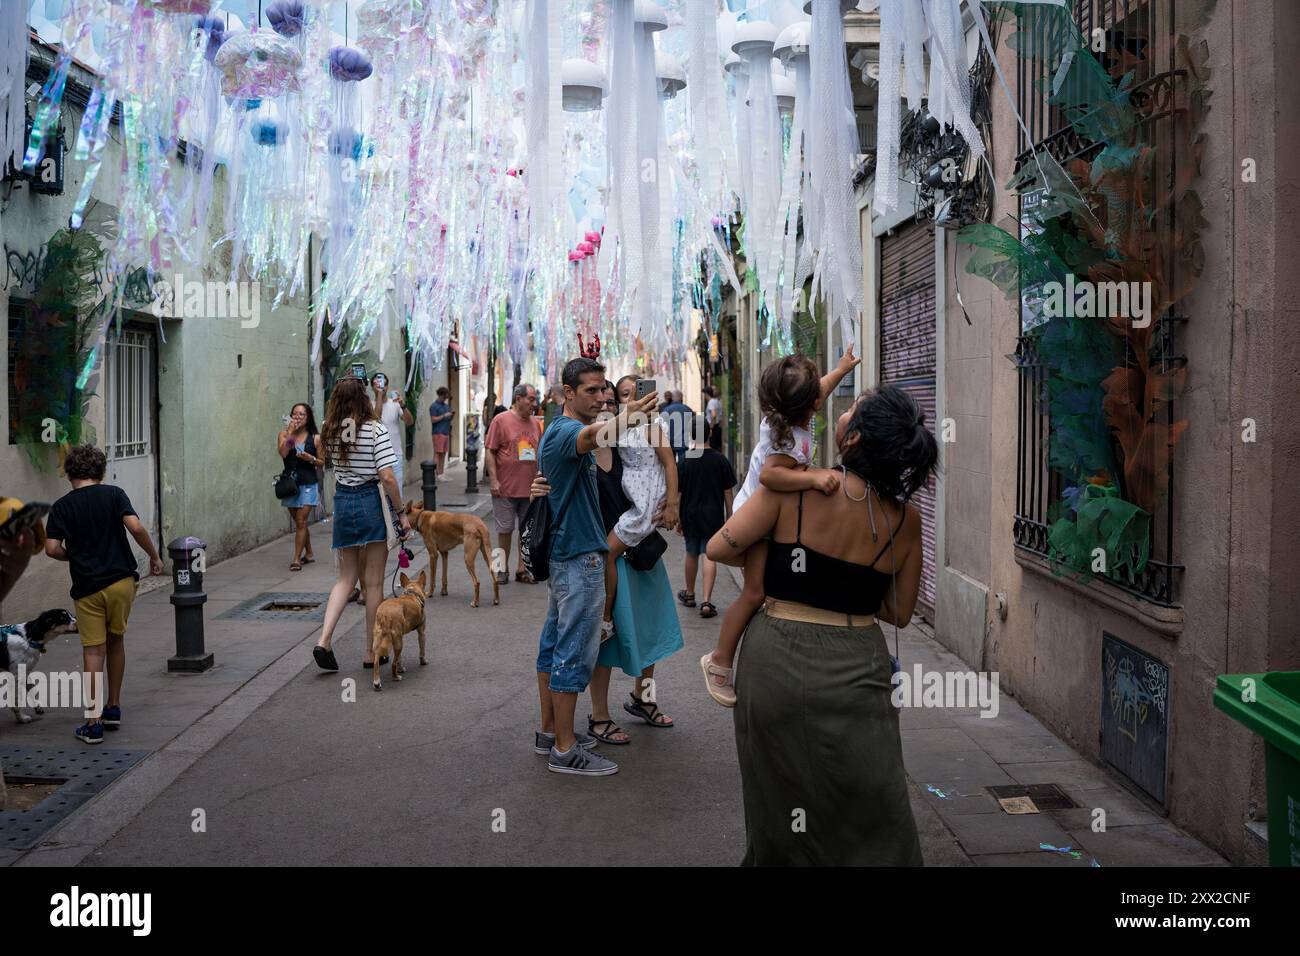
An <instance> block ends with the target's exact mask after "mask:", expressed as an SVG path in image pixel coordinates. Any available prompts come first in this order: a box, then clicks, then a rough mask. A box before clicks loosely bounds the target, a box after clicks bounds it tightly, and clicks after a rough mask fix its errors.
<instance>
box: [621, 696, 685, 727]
mask: <svg viewBox="0 0 1300 956" xmlns="http://www.w3.org/2000/svg"><path fill="white" fill-rule="evenodd" d="M628 696H630V697H631V698H632V701H631V703H624V704H623V709H624V710H626V711H627V712H628V713H629V714H631V715H632V716H633V717H640V718H641V719H642V720H644V721H645V722H646V723H647V724H649V725H650V726H651V727H660V728H667V727H671V726H673V724H672V718H671V717H668V715H667V714H665V713H663V712H662V711H660V709H659V705H658V704H656V703H655V702H654V701H649V702H647V701H643V700H641V699H640V698H638V697H637V696H636V694H629V695H628ZM657 717H668V722H667V723H665V722H663V721H661V720H656V719H655V718H657Z"/></svg>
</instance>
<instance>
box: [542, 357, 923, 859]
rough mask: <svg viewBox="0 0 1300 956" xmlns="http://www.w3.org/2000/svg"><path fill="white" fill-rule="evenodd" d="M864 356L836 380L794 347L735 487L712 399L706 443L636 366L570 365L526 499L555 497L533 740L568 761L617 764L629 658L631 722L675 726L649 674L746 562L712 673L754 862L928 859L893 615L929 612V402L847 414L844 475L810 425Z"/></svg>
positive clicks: (771, 374) (861, 401)
mask: <svg viewBox="0 0 1300 956" xmlns="http://www.w3.org/2000/svg"><path fill="white" fill-rule="evenodd" d="M858 361H859V360H858V359H857V358H856V357H855V356H854V355H853V353H852V351H851V350H850V351H849V352H848V353H847V354H846V355H845V357H844V358H843V359H842V360H841V362H840V363H839V364H838V365H837V367H836V368H834V369H832V370H831V371H830V372H829V373H827V374H825V375H822V374H820V372H819V370H818V369H817V367H816V365H815V364H814V363H813V362H812V361H811V360H809V359H807V358H806V357H802V356H788V357H786V358H783V359H781V360H779V361H777V362H774V363H772V364H771V365H770V366H769V367H768V368H767V369H766V370H765V371H764V373H763V375H762V380H761V384H760V389H759V404H760V408H761V410H762V413H763V421H762V426H761V429H760V433H759V440H758V443H757V445H756V446H755V448H754V449H753V452H752V454H751V455H750V459H749V466H748V468H747V470H746V473H745V476H744V480H743V483H742V484H741V487H740V490H739V492H735V491H734V489H735V486H736V484H737V482H736V475H735V473H734V471H733V469H732V468H731V465H730V463H729V462H728V460H727V459H726V458H725V457H724V456H723V455H721V454H720V453H719V451H718V449H719V448H720V446H721V431H722V422H721V409H720V403H719V404H715V403H716V402H717V396H716V394H715V393H713V392H712V391H711V390H707V391H706V393H705V394H706V395H707V396H708V404H707V405H706V407H705V411H704V428H703V430H702V436H700V437H690V436H691V432H692V431H693V428H691V427H690V424H691V421H692V417H693V416H694V413H693V412H691V410H690V409H689V408H688V407H687V406H685V405H684V404H683V403H682V402H681V397H680V395H672V394H667V395H665V401H664V403H663V404H662V405H658V400H659V396H658V395H657V394H656V393H655V392H653V391H650V392H644V391H643V390H640V389H638V388H637V379H636V377H635V376H625V377H624V378H622V379H619V380H618V381H617V382H615V383H614V384H613V385H611V384H610V382H609V380H608V379H607V378H606V376H605V369H604V367H603V366H601V365H600V364H599V362H597V361H596V360H595V359H594V358H592V357H590V356H584V357H580V358H576V359H573V360H571V361H570V362H568V363H567V364H566V366H565V367H564V373H563V378H562V387H563V404H562V411H561V412H560V413H559V414H557V416H556V417H555V418H554V419H553V421H552V422H550V423H548V425H547V427H546V429H545V433H544V434H543V436H542V439H541V443H540V446H539V448H538V455H537V464H538V470H537V473H536V475H535V477H534V478H533V480H532V482H531V485H530V489H529V496H530V498H532V499H537V498H539V497H543V496H546V497H549V498H550V499H551V500H550V503H549V507H548V509H547V511H546V513H547V514H549V515H550V518H549V532H550V534H549V542H548V543H549V546H550V554H549V558H550V562H549V565H550V567H549V570H550V579H549V581H548V585H549V599H548V604H547V612H546V617H545V619H544V621H543V624H542V628H541V634H540V636H539V640H538V644H539V647H538V656H537V662H536V671H537V689H538V698H539V711H540V720H539V726H538V729H537V731H536V733H535V739H534V749H535V750H536V752H537V753H538V754H539V755H545V756H546V757H547V761H548V763H547V766H548V769H549V770H551V771H554V772H556V773H564V774H571V775H576V776H607V775H609V774H613V773H616V772H617V771H618V769H619V767H618V764H617V763H616V762H615V761H614V760H613V759H611V758H610V757H609V756H608V755H606V754H605V753H602V752H598V751H597V748H598V747H600V746H601V745H626V744H628V743H630V742H631V737H630V736H629V735H628V733H627V732H626V731H625V730H623V728H622V727H620V726H619V724H618V722H617V721H616V720H615V719H614V717H613V716H612V715H611V713H610V709H609V704H608V694H609V684H610V674H611V673H612V669H613V668H614V667H618V668H620V669H621V670H622V671H623V672H624V673H626V674H628V675H629V676H631V677H633V679H634V685H633V689H632V691H631V692H630V693H629V699H628V700H626V701H624V703H623V710H624V711H625V712H626V713H627V714H629V715H631V716H634V717H637V718H639V719H640V720H641V721H643V722H644V723H645V724H647V725H648V726H651V727H655V728H660V729H667V728H670V727H673V726H674V721H673V718H672V717H670V716H669V715H668V714H667V713H666V712H665V711H664V710H663V709H662V708H661V707H660V705H659V703H658V699H657V696H658V688H657V686H656V684H655V682H654V679H653V678H654V669H655V666H656V664H658V663H660V662H661V661H663V660H664V658H666V657H668V656H669V655H671V654H673V653H674V652H676V651H677V650H680V649H681V648H682V646H683V640H682V633H681V627H680V623H679V619H678V616H677V613H678V612H677V609H676V608H677V604H681V605H682V606H684V607H686V608H697V607H698V609H699V613H700V614H701V616H703V617H706V618H710V617H714V616H716V615H717V613H718V608H717V606H716V605H715V604H714V603H713V589H714V584H715V581H716V576H717V569H716V565H715V562H716V563H722V564H728V565H734V566H738V567H741V568H743V569H744V579H743V580H744V585H743V587H742V590H741V594H740V596H739V597H738V598H737V599H735V600H734V601H732V603H731V606H730V607H729V608H728V609H727V613H726V615H725V616H724V618H723V620H722V622H721V627H720V629H719V637H718V642H717V646H716V647H715V648H714V650H713V651H711V652H710V653H708V654H705V655H704V657H703V658H702V659H701V661H700V664H701V668H702V670H703V673H704V678H705V688H706V690H707V692H708V693H709V694H710V696H711V697H712V698H713V699H714V700H716V701H717V702H718V703H719V704H722V705H724V706H726V707H730V708H734V710H733V714H734V722H735V734H736V749H737V755H738V758H739V762H740V771H741V779H742V791H743V802H744V808H745V832H746V851H745V856H744V863H745V864H748V865H770V864H877V865H917V864H919V863H920V862H921V858H920V844H919V842H918V839H917V832H916V826H915V823H914V821H913V819H912V812H911V807H910V804H909V801H908V795H907V787H906V780H905V777H904V772H903V761H902V747H901V743H900V737H899V728H898V712H897V710H896V709H895V707H894V704H893V702H892V701H891V690H892V681H891V678H892V675H893V673H894V672H895V671H896V669H897V667H898V662H897V659H896V657H895V656H894V655H891V653H890V652H889V648H888V644H887V642H886V639H885V635H884V632H883V630H882V628H881V624H882V623H886V624H893V625H895V626H896V627H897V626H904V625H906V624H907V623H908V622H909V621H910V619H911V615H912V611H913V608H914V607H915V604H916V599H917V593H918V590H919V585H920V574H921V559H922V555H921V522H920V514H919V512H918V511H917V509H916V508H915V507H914V506H912V505H909V504H908V499H909V498H911V497H912V495H913V494H915V492H916V491H917V490H918V489H919V488H921V487H922V486H923V485H924V484H925V483H926V482H927V481H928V480H929V478H930V476H931V474H932V473H933V472H934V470H935V467H936V464H937V460H938V450H937V446H936V444H935V440H934V437H933V435H932V434H931V433H930V431H929V430H928V429H926V427H925V418H924V414H923V413H922V411H921V410H920V408H919V406H918V405H917V404H916V402H915V401H914V400H913V399H912V398H911V397H910V396H909V395H907V393H906V392H904V391H902V390H900V389H898V388H894V387H885V388H881V389H878V390H875V391H873V392H870V393H867V394H864V395H861V396H860V397H859V398H858V399H857V400H856V401H855V402H854V403H853V405H852V407H851V408H849V409H848V410H847V411H845V412H844V413H843V414H842V415H840V416H839V418H838V419H837V420H836V421H835V423H834V440H835V444H836V449H837V451H838V465H837V466H836V467H835V468H833V469H823V468H818V467H815V465H814V462H815V460H816V457H815V453H814V447H813V445H814V440H813V435H812V432H811V430H810V425H811V422H812V419H813V417H814V416H815V415H816V414H817V413H818V412H819V411H820V410H821V409H822V408H823V407H824V405H825V402H826V401H827V398H828V397H829V395H830V394H831V393H832V392H833V391H834V390H835V388H836V387H837V386H838V385H839V384H840V382H841V381H843V379H844V378H845V377H846V376H848V375H849V374H850V373H851V372H852V371H853V369H854V368H855V367H856V365H857V364H858ZM656 407H658V410H659V413H660V416H662V418H660V417H656V416H654V414H653V412H654V410H655V409H656ZM669 416H672V417H669ZM674 419H675V420H676V421H675V422H674ZM681 426H686V427H681ZM688 451H689V454H688V453H687V452H688ZM659 529H664V530H674V529H675V530H676V531H677V532H678V533H679V534H680V535H681V536H682V538H683V541H684V545H685V551H686V568H685V582H684V583H685V587H684V588H682V589H681V590H679V591H678V592H677V594H676V596H675V598H674V595H673V593H672V586H671V585H670V584H669V581H668V576H667V572H666V570H665V569H664V566H663V563H662V561H661V560H660V557H661V555H662V553H663V549H662V545H651V546H649V547H647V542H648V541H651V538H650V536H651V535H655V536H659ZM701 566H702V570H703V577H702V580H701V583H700V591H699V593H698V594H697V592H696V590H695V588H696V581H697V576H698V575H699V574H700V571H701ZM600 609H603V613H601V611H600ZM742 638H743V641H744V653H743V654H741V655H739V657H737V649H738V647H739V646H740V645H741V642H742ZM584 691H586V692H587V693H588V694H589V696H590V700H591V712H590V714H588V717H587V725H586V731H585V732H583V731H582V730H581V729H580V728H578V727H577V726H576V725H575V713H576V710H577V703H578V697H579V695H581V694H582V693H583V692H584ZM795 811H798V813H797V814H795ZM792 814H795V815H796V816H798V817H799V821H800V824H801V825H795V826H792Z"/></svg>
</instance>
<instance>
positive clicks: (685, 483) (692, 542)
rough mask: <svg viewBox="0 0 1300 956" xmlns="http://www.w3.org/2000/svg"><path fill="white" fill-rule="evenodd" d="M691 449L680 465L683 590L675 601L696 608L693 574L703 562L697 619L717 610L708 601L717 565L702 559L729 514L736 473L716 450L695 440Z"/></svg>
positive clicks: (679, 532) (711, 614)
mask: <svg viewBox="0 0 1300 956" xmlns="http://www.w3.org/2000/svg"><path fill="white" fill-rule="evenodd" d="M691 447H692V448H693V449H695V450H694V451H693V452H691V453H690V454H687V455H686V456H685V457H684V458H683V459H682V463H681V486H682V508H681V512H682V523H681V525H680V527H679V528H678V534H681V535H682V536H684V537H685V538H686V588H685V590H682V591H678V592H677V599H678V600H679V601H681V602H682V603H683V604H684V605H686V606H687V607H695V575H696V572H697V571H698V569H699V565H700V561H701V560H702V561H703V562H704V589H703V591H702V593H701V595H700V596H701V597H702V598H703V599H704V600H703V601H701V602H700V617H715V616H716V615H717V613H718V609H717V608H716V607H715V606H714V604H713V602H712V601H710V600H709V599H710V598H711V597H712V596H713V583H714V581H716V580H717V576H718V566H717V565H716V564H714V563H713V562H712V561H710V560H709V559H708V558H707V557H705V556H704V549H705V548H706V547H707V545H708V543H709V539H710V538H712V537H713V536H714V535H715V534H717V533H718V529H719V528H721V527H722V526H723V525H724V524H726V523H727V518H728V517H729V516H730V515H731V498H732V495H733V494H734V491H733V489H734V488H735V487H736V473H735V472H734V471H733V470H732V468H731V462H729V461H727V459H726V458H725V457H724V456H723V455H722V454H721V453H720V452H718V451H716V450H715V449H713V448H711V447H710V448H701V447H700V443H699V442H698V441H696V442H692V443H691Z"/></svg>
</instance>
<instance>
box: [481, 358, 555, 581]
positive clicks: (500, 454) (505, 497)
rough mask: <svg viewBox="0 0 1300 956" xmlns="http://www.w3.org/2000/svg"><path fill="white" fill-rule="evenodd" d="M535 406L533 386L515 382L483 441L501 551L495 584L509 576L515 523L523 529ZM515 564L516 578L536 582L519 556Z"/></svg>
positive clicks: (535, 437)
mask: <svg viewBox="0 0 1300 956" xmlns="http://www.w3.org/2000/svg"><path fill="white" fill-rule="evenodd" d="M536 406H537V389H535V388H533V386H531V385H528V384H525V383H522V382H521V383H520V384H518V385H516V386H515V390H514V392H513V393H512V395H511V405H510V409H509V411H507V412H506V413H505V414H502V415H495V416H493V418H492V424H491V425H490V426H489V427H488V433H487V441H486V442H485V443H484V448H485V450H486V459H485V464H486V465H487V474H488V481H489V482H490V483H491V487H492V515H493V517H494V518H495V519H496V526H497V544H498V545H499V546H500V549H501V552H502V554H503V557H502V559H501V566H500V569H499V570H497V583H498V584H507V583H508V582H509V580H510V537H511V535H513V534H514V530H515V525H516V524H518V525H519V529H520V531H522V530H523V526H524V515H526V514H527V513H528V489H529V486H530V485H532V483H533V478H535V477H536V476H537V448H538V446H539V445H541V443H542V430H541V428H540V427H539V426H538V423H537V420H536V419H535V418H534V417H533V409H534V408H536ZM494 563H495V562H494ZM516 567H517V568H518V570H517V571H515V580H516V581H523V582H525V583H527V584H535V583H536V582H535V581H533V579H532V577H530V576H529V574H528V572H527V571H525V570H524V562H523V558H522V556H521V557H520V558H519V561H518V563H517V565H516Z"/></svg>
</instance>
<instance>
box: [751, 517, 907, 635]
mask: <svg viewBox="0 0 1300 956" xmlns="http://www.w3.org/2000/svg"><path fill="white" fill-rule="evenodd" d="M903 517H906V512H904V515H903ZM902 526H903V522H902V519H901V518H900V519H899V522H898V528H895V529H894V532H893V533H894V534H897V533H898V530H899V528H901V527H902ZM802 534H803V492H799V524H798V526H797V529H796V531H795V535H794V543H792V544H791V543H787V542H782V541H771V542H769V543H768V550H767V566H766V567H765V568H764V569H763V588H764V589H765V590H766V592H767V596H768V597H770V598H777V599H779V600H782V601H798V602H799V603H800V604H807V605H810V606H811V607H818V608H823V609H824V610H827V611H835V612H836V613H838V614H873V615H874V614H875V613H876V612H877V611H879V610H880V605H881V602H882V601H883V600H884V598H885V592H886V591H887V590H888V589H889V584H890V581H891V580H893V579H892V577H891V576H890V575H888V574H885V573H884V572H882V571H877V570H876V569H875V568H873V567H871V565H870V564H858V563H857V562H855V561H845V560H844V559H843V558H833V557H831V556H830V555H828V554H822V553H821V552H820V551H814V550H813V549H812V548H810V547H808V546H807V545H806V544H804V543H803V542H802V541H801V540H800V538H801V535H802ZM891 543H892V536H891V540H890V541H886V542H885V546H884V547H883V548H881V549H880V550H879V551H878V552H876V556H875V557H874V558H872V559H871V564H875V563H876V562H877V561H879V560H880V558H881V556H882V555H883V554H884V553H885V552H886V551H887V550H889V546H890V544H891ZM796 548H797V549H799V550H801V551H802V552H803V553H802V555H798V556H797V555H795V553H794V552H795V549H796ZM796 567H798V568H800V570H795V568H796Z"/></svg>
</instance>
